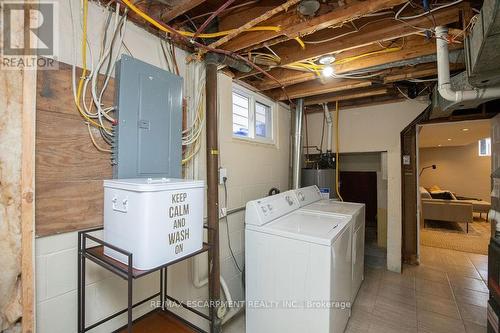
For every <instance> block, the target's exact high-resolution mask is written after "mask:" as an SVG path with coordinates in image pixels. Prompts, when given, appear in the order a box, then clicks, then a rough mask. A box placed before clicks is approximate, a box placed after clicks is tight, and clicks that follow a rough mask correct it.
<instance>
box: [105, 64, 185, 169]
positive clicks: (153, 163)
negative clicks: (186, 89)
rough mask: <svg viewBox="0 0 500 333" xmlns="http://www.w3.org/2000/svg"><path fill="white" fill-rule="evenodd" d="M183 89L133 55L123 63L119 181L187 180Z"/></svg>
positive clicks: (116, 155)
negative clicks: (184, 176)
mask: <svg viewBox="0 0 500 333" xmlns="http://www.w3.org/2000/svg"><path fill="white" fill-rule="evenodd" d="M182 85H183V79H182V77H180V76H177V75H174V74H172V73H170V72H168V71H165V70H163V69H161V68H158V67H155V66H152V65H150V64H147V63H145V62H142V61H140V60H137V59H134V58H132V57H130V56H127V55H123V56H122V57H121V59H120V60H119V61H118V62H117V65H116V73H115V89H116V96H115V100H116V107H117V111H116V117H117V123H116V124H115V126H114V132H115V133H114V142H113V149H112V157H111V160H112V164H113V178H151V177H153V178H158V177H160V178H161V177H170V178H181V176H182V175H181V158H182V142H181V140H182Z"/></svg>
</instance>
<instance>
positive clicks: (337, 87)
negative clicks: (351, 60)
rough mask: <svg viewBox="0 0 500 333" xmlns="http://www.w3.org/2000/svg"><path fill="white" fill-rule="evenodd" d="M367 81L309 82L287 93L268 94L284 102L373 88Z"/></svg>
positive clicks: (271, 92) (293, 87) (273, 92)
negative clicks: (336, 92)
mask: <svg viewBox="0 0 500 333" xmlns="http://www.w3.org/2000/svg"><path fill="white" fill-rule="evenodd" d="M371 84H372V83H371V82H370V81H367V80H349V79H330V80H328V81H326V82H325V83H322V82H319V81H309V82H306V83H300V84H295V85H293V86H289V87H288V88H287V89H286V93H285V92H284V91H283V90H282V89H280V88H278V89H274V90H270V91H268V92H267V93H266V95H268V96H269V97H271V98H272V99H274V100H277V101H284V100H287V99H288V98H290V99H295V98H301V97H308V96H314V95H318V94H326V93H331V92H335V91H342V90H349V89H356V88H363V87H369V86H371Z"/></svg>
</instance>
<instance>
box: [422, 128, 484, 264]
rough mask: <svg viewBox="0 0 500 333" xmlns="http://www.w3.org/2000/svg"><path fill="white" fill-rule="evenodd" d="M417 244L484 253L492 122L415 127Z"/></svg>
mask: <svg viewBox="0 0 500 333" xmlns="http://www.w3.org/2000/svg"><path fill="white" fill-rule="evenodd" d="M417 147H418V150H417V170H418V173H417V184H418V191H417V194H418V201H417V207H418V212H419V213H418V216H419V228H418V232H419V236H420V237H419V244H420V245H421V246H426V247H433V248H441V249H448V250H456V251H462V252H467V253H476V254H483V255H487V254H488V243H489V238H490V227H489V223H488V221H487V213H488V211H489V209H490V207H491V203H490V201H491V200H490V194H491V178H490V174H491V120H490V119H483V120H473V121H460V122H442V123H435V124H423V125H418V127H417Z"/></svg>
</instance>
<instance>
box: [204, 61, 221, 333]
mask: <svg viewBox="0 0 500 333" xmlns="http://www.w3.org/2000/svg"><path fill="white" fill-rule="evenodd" d="M205 61H206V66H207V68H206V103H207V104H206V119H207V123H206V126H207V127H206V136H207V185H208V190H207V196H208V200H207V216H208V243H209V245H210V248H209V250H208V265H209V278H208V281H209V282H208V283H209V286H208V290H209V298H210V318H211V319H212V321H211V323H210V332H211V333H220V332H221V321H220V319H219V318H218V317H217V308H216V307H215V306H214V305H213V304H216V303H217V302H218V301H219V300H220V279H219V276H220V258H219V180H218V172H219V171H218V169H219V147H218V135H217V63H216V61H215V59H213V58H211V57H210V56H209V55H208V56H207V57H206V59H205Z"/></svg>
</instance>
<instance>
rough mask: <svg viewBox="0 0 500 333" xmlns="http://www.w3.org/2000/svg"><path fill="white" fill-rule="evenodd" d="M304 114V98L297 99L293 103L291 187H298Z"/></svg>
mask: <svg viewBox="0 0 500 333" xmlns="http://www.w3.org/2000/svg"><path fill="white" fill-rule="evenodd" d="M303 116H304V100H303V99H302V98H300V99H298V100H297V101H296V104H295V129H294V133H293V135H294V141H293V142H294V143H293V151H292V188H293V189H298V188H300V161H301V159H302V118H303Z"/></svg>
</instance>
